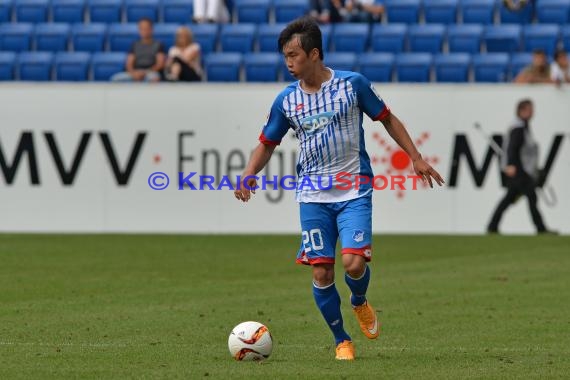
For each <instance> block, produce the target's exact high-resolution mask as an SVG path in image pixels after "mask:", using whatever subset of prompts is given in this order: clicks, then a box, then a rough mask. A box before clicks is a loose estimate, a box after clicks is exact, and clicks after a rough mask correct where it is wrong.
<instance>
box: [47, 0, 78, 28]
mask: <svg viewBox="0 0 570 380" xmlns="http://www.w3.org/2000/svg"><path fill="white" fill-rule="evenodd" d="M51 11H52V15H53V21H54V22H68V23H76V22H83V20H84V14H85V0H52V2H51Z"/></svg>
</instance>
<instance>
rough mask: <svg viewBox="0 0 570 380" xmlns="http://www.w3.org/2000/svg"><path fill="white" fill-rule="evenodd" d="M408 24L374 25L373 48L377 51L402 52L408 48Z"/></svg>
mask: <svg viewBox="0 0 570 380" xmlns="http://www.w3.org/2000/svg"><path fill="white" fill-rule="evenodd" d="M407 35H408V25H406V24H387V25H385V24H384V25H383V24H375V25H374V26H373V27H372V38H371V44H372V50H373V51H377V52H388V53H401V52H403V51H405V50H406V40H407Z"/></svg>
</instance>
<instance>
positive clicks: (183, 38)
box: [166, 26, 202, 82]
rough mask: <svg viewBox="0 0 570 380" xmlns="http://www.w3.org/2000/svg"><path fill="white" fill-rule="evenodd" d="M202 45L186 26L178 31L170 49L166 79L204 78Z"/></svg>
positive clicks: (194, 79)
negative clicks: (201, 60)
mask: <svg viewBox="0 0 570 380" xmlns="http://www.w3.org/2000/svg"><path fill="white" fill-rule="evenodd" d="M200 59H201V54H200V45H199V44H197V43H196V42H194V37H193V35H192V31H191V30H190V29H188V28H186V27H184V26H182V27H180V28H178V30H177V31H176V43H175V45H174V46H173V47H171V48H170V50H169V51H168V59H167V61H166V79H168V80H170V81H182V82H197V81H200V80H202V66H201V65H200Z"/></svg>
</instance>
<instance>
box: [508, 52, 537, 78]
mask: <svg viewBox="0 0 570 380" xmlns="http://www.w3.org/2000/svg"><path fill="white" fill-rule="evenodd" d="M531 63H532V53H515V54H513V55H511V74H512V75H513V78H515V77H516V76H517V75H518V74H519V73H520V72H521V71H522V69H524V68H525V67H527V66H528V65H530V64H531Z"/></svg>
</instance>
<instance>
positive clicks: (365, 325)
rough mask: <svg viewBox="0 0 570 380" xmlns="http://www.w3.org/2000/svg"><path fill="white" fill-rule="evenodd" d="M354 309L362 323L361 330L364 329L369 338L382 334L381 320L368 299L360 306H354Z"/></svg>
mask: <svg viewBox="0 0 570 380" xmlns="http://www.w3.org/2000/svg"><path fill="white" fill-rule="evenodd" d="M352 310H353V311H354V314H355V315H356V319H357V320H358V324H360V330H362V332H363V333H364V335H366V337H367V338H368V339H376V338H378V335H380V322H378V318H377V317H376V312H375V311H374V309H373V308H372V306H370V304H369V303H368V301H366V302H364V303H363V304H362V305H360V306H353V307H352Z"/></svg>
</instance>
